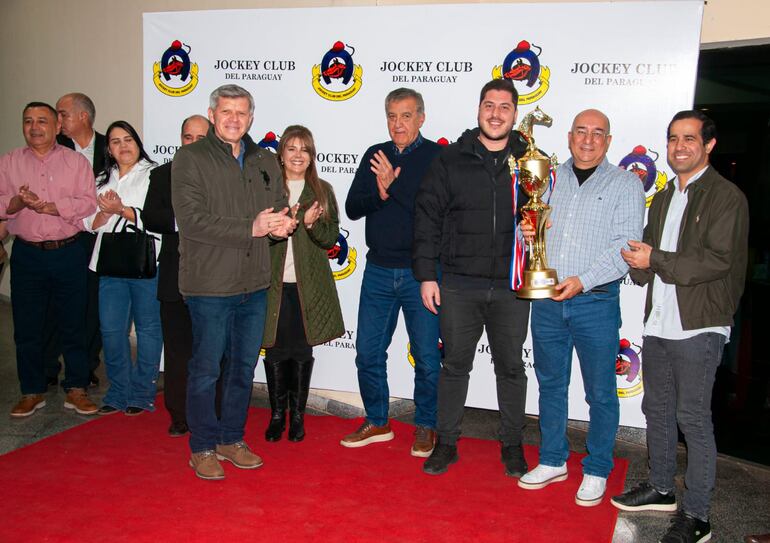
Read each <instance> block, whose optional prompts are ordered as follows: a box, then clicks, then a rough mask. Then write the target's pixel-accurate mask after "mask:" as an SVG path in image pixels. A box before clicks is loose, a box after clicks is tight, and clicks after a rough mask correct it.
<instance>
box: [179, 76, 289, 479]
mask: <svg viewBox="0 0 770 543" xmlns="http://www.w3.org/2000/svg"><path fill="white" fill-rule="evenodd" d="M208 116H209V120H210V121H211V123H212V127H211V128H210V129H209V131H208V134H207V135H206V137H205V138H204V139H202V140H200V141H197V142H195V143H191V144H190V145H185V146H183V147H182V148H180V149H179V151H177V153H176V155H175V157H174V162H173V165H172V168H171V187H172V189H171V194H172V196H171V199H172V204H173V206H174V213H175V215H176V220H177V223H178V226H179V291H180V292H181V293H182V295H183V296H184V297H185V302H186V303H187V307H188V308H189V310H190V317H191V320H192V332H193V353H192V359H191V360H190V363H189V365H188V380H187V423H188V425H189V427H190V449H191V450H192V456H191V458H190V466H191V467H192V468H194V469H195V473H196V475H197V476H198V477H200V478H202V479H223V478H224V470H223V469H222V466H221V465H220V463H219V460H227V461H229V462H231V463H232V464H233V465H235V466H236V467H239V468H243V469H254V468H258V467H259V466H261V465H262V459H261V458H260V457H259V456H257V455H256V454H254V453H253V452H251V450H249V447H248V446H247V445H246V444H245V443H244V441H243V433H244V427H245V425H246V415H247V410H248V407H249V399H250V397H251V387H252V381H253V378H254V367H255V366H256V364H257V358H258V357H259V348H260V345H261V344H262V331H263V330H264V326H265V312H266V302H267V288H268V287H269V286H270V254H269V249H268V239H267V237H268V236H270V237H273V238H284V237H287V236H288V235H289V234H290V233H291V232H292V231H293V230H294V228H295V227H296V221H294V219H292V218H291V217H290V216H289V215H288V211H289V210H288V207H287V206H286V204H287V200H286V194H285V192H284V189H283V179H282V177H281V171H280V169H279V168H278V163H277V162H276V160H275V158H274V157H273V156H272V154H270V153H269V152H267V151H264V150H263V149H260V148H259V147H258V146H257V145H256V144H254V142H253V141H252V140H251V138H249V136H248V135H247V134H246V132H247V131H248V129H249V127H250V126H251V123H252V121H253V119H254V99H253V98H252V96H251V94H249V92H248V91H247V90H245V89H243V88H241V87H239V86H237V85H223V86H221V87H219V88H217V89H216V90H214V92H212V93H211V97H210V100H209V111H208ZM225 353H226V354H227V355H226V356H225ZM223 356H224V358H225V365H224V368H222V369H221V370H220V361H221V360H222V358H223ZM220 371H221V372H222V405H221V416H220V418H219V419H217V416H216V412H215V408H214V398H215V395H216V382H217V379H219V376H220Z"/></svg>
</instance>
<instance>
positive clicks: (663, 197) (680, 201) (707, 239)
mask: <svg viewBox="0 0 770 543" xmlns="http://www.w3.org/2000/svg"><path fill="white" fill-rule="evenodd" d="M714 145H716V126H715V125H714V121H712V120H711V119H709V118H708V117H706V116H705V115H704V114H703V113H701V112H700V111H681V112H679V113H677V114H676V115H674V118H673V119H672V120H671V123H670V124H669V126H668V147H667V150H668V163H669V165H670V166H671V169H673V170H674V172H675V173H676V178H675V179H673V180H672V181H671V182H669V184H668V185H667V186H666V187H665V188H664V189H663V190H662V191H661V192H659V193H658V194H656V195H655V198H654V199H653V201H652V205H651V206H650V213H649V217H648V222H647V226H646V227H645V229H644V239H643V241H642V242H639V241H630V242H629V247H630V249H631V250H629V251H625V250H621V253H622V255H623V258H624V259H625V261H626V262H627V263H628V265H629V266H630V267H631V278H632V279H633V280H634V281H635V282H637V283H639V284H641V285H645V284H646V285H649V286H648V288H647V303H646V307H645V315H644V319H645V325H644V346H643V348H642V360H643V364H644V366H643V369H644V388H645V391H644V400H643V402H642V410H643V411H644V414H645V416H646V418H647V447H648V452H649V464H650V476H649V482H645V483H642V484H640V485H638V486H637V487H636V488H633V489H631V490H629V491H627V492H626V493H625V494H622V495H621V496H616V497H615V498H613V499H612V503H613V504H614V505H615V506H616V507H618V508H619V509H622V510H624V511H650V510H652V511H676V510H677V503H676V495H675V490H676V488H675V484H674V475H675V474H676V446H677V425H679V428H681V430H682V433H683V434H684V437H685V441H686V442H687V472H686V474H685V486H686V490H685V492H684V496H683V499H682V503H681V506H680V508H679V511H678V513H677V514H676V516H675V517H674V518H673V520H672V522H671V526H670V528H669V530H668V532H667V533H666V534H665V535H664V536H663V538H662V539H661V541H662V542H664V543H668V542H674V541H677V542H693V543H698V542H702V541H708V540H709V539H710V538H711V525H710V524H709V506H710V502H711V494H712V492H713V490H714V479H715V473H716V452H717V451H716V444H715V442H714V428H713V424H712V422H711V393H712V388H713V386H714V378H715V375H716V370H717V367H718V366H719V363H720V361H721V359H722V350H723V349H724V345H725V343H726V342H727V341H728V340H729V338H730V326H732V324H733V315H734V314H735V311H736V309H737V307H738V301H739V299H740V297H741V293H742V292H743V285H744V280H745V274H746V261H747V255H748V230H749V211H748V203H747V201H746V197H745V196H744V195H743V193H742V192H741V191H740V190H739V189H738V187H736V186H735V185H734V184H733V183H731V182H730V181H728V180H727V179H725V178H723V177H722V176H721V175H719V174H718V173H717V172H716V170H714V169H713V168H712V167H711V166H710V165H709V153H711V151H712V149H713V148H714Z"/></svg>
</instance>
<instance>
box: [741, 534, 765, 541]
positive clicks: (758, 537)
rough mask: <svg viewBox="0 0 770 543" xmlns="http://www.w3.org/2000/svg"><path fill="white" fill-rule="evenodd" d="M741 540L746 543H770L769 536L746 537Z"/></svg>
mask: <svg viewBox="0 0 770 543" xmlns="http://www.w3.org/2000/svg"><path fill="white" fill-rule="evenodd" d="M743 540H744V541H745V542H746V543H770V534H762V535H747V536H746V537H744V538H743Z"/></svg>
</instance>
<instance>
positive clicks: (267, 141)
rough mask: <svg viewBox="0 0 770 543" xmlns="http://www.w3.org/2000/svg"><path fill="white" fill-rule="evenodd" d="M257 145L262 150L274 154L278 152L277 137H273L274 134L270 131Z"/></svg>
mask: <svg viewBox="0 0 770 543" xmlns="http://www.w3.org/2000/svg"><path fill="white" fill-rule="evenodd" d="M257 145H259V146H260V147H262V149H268V150H270V151H273V152H274V153H276V152H278V136H276V135H275V132H272V131H270V132H268V133H267V134H265V137H264V138H262V139H261V140H260V142H259V143H257Z"/></svg>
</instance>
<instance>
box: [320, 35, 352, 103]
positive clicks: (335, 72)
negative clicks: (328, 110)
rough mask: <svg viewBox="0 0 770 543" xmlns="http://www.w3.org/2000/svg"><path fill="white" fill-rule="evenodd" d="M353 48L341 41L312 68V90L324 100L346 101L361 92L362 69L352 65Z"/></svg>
mask: <svg viewBox="0 0 770 543" xmlns="http://www.w3.org/2000/svg"><path fill="white" fill-rule="evenodd" d="M355 51H356V50H355V48H354V47H353V46H351V45H345V44H344V43H342V42H341V41H337V42H335V43H334V45H333V46H332V48H331V49H329V50H328V51H327V52H326V54H325V55H324V56H323V58H322V59H321V64H316V65H315V66H313V89H314V90H315V92H316V94H318V96H320V97H321V98H324V99H326V100H331V101H334V102H339V101H342V100H348V99H350V98H352V97H353V96H355V95H356V93H357V92H358V91H359V90H361V85H362V84H363V82H362V80H361V76H362V74H363V72H364V71H363V69H362V68H361V66H360V65H358V64H353V54H354V53H355Z"/></svg>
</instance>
